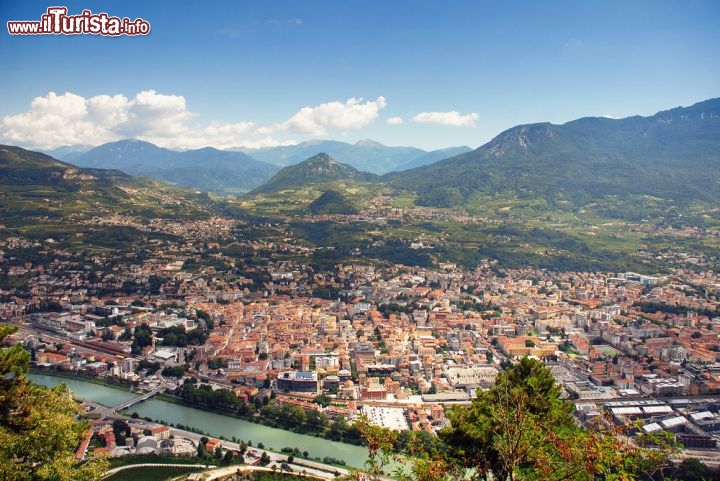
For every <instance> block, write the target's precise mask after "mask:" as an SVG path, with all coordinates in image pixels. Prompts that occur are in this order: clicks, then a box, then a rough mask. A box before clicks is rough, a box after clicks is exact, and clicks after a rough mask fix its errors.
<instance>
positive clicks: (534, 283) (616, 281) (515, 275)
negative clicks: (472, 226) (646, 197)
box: [0, 217, 720, 469]
mask: <svg viewBox="0 0 720 481" xmlns="http://www.w3.org/2000/svg"><path fill="white" fill-rule="evenodd" d="M106 221H107V220H106ZM120 222H121V219H119V218H115V219H114V223H115V225H117V224H118V223H120ZM143 228H144V229H147V230H152V231H154V232H156V233H157V232H162V233H166V234H168V237H167V238H166V239H164V240H163V239H162V238H161V237H157V236H156V239H155V240H154V241H153V242H152V243H151V244H149V245H142V246H140V245H136V244H133V243H132V242H128V245H127V246H126V248H125V249H106V250H100V249H98V250H94V251H93V252H92V254H91V255H87V254H78V253H76V252H72V251H70V250H69V249H67V248H65V247H63V246H60V245H58V243H57V242H56V241H55V240H54V239H52V238H46V239H42V240H37V239H35V240H31V239H29V238H23V237H8V238H6V239H5V240H4V241H2V244H0V267H1V268H2V276H3V282H2V283H1V284H0V285H2V286H5V287H3V290H2V292H0V296H1V297H0V300H1V301H2V303H1V304H0V317H2V319H4V320H6V321H9V322H11V323H14V324H17V325H19V326H20V330H19V331H18V332H17V333H16V334H15V335H14V336H13V338H12V341H20V342H22V343H23V344H24V345H25V346H26V348H27V349H28V350H30V351H31V353H32V359H33V361H34V362H35V366H36V367H37V368H38V369H44V370H51V371H53V372H56V371H59V372H62V373H65V374H67V373H74V374H77V375H84V376H90V377H96V378H100V379H104V380H106V381H112V382H116V383H119V384H125V385H130V386H132V388H133V389H134V390H135V391H136V392H137V394H138V397H137V398H135V399H133V400H132V401H130V402H128V403H123V404H122V405H120V404H119V405H118V406H116V407H115V408H116V410H117V411H118V412H119V411H122V410H124V409H125V414H126V415H127V414H128V413H132V407H131V405H132V404H133V403H135V402H139V401H142V400H144V399H147V398H149V397H151V396H154V395H157V394H164V395H166V396H167V395H169V396H173V397H175V398H176V399H178V402H184V403H188V404H191V405H195V406H201V407H203V408H206V409H212V410H216V411H223V412H232V413H235V414H239V415H241V416H244V417H246V418H248V419H254V420H256V421H257V422H262V423H264V424H267V425H271V426H277V427H281V428H285V429H292V430H295V431H298V432H302V433H315V434H323V435H324V436H326V437H328V438H329V439H334V440H344V441H347V442H354V443H359V442H360V436H359V434H358V432H357V428H356V427H355V426H354V424H353V422H354V421H355V420H357V419H358V418H359V417H360V416H361V415H364V416H365V417H366V418H367V419H368V421H369V422H370V423H371V424H375V425H378V426H383V427H386V428H389V429H391V430H396V431H401V432H411V431H415V432H419V433H426V434H427V435H430V436H432V435H433V434H434V433H435V432H436V431H437V430H439V429H441V428H443V427H445V426H447V425H448V420H447V417H446V415H445V409H446V408H447V407H448V406H452V405H454V404H457V403H467V402H469V401H470V400H471V399H473V398H474V396H475V395H476V390H477V389H478V388H487V387H489V386H491V385H492V384H493V383H494V381H495V378H496V376H497V374H498V372H499V371H500V370H501V369H502V368H503V367H505V366H507V365H509V364H510V363H512V362H513V361H514V360H517V359H519V358H522V357H526V356H529V357H534V358H538V359H540V360H542V361H544V362H545V364H546V365H547V366H549V367H550V369H551V370H552V373H553V375H554V377H555V379H556V381H557V383H559V384H560V385H561V386H562V392H563V395H564V396H565V397H566V398H567V399H569V400H572V402H574V404H575V416H576V418H577V419H578V420H579V421H580V422H582V423H586V424H587V425H591V424H592V423H593V422H594V421H595V420H597V419H599V418H601V417H603V418H610V419H612V421H613V422H614V423H616V424H617V425H618V426H625V425H628V423H636V424H633V425H634V426H636V427H635V428H633V430H632V433H631V434H639V433H656V432H663V431H665V432H669V433H672V434H673V435H674V436H675V439H676V440H678V441H679V442H680V443H681V444H682V445H683V446H684V454H685V455H686V456H689V457H695V458H699V459H701V460H702V461H703V462H705V463H707V464H709V465H717V463H718V462H719V461H720V450H718V449H717V448H718V440H720V415H719V413H718V411H719V410H720V363H719V362H717V361H718V358H719V356H720V340H719V339H718V333H719V332H720V312H719V311H718V306H719V305H720V301H719V300H718V295H719V292H720V277H719V274H718V272H717V271H716V270H714V269H712V268H708V267H707V266H708V265H709V264H708V263H710V262H714V261H715V260H714V259H706V258H704V257H703V256H701V255H689V254H683V253H681V252H678V253H674V254H673V256H674V257H672V258H670V257H668V264H670V265H674V266H676V267H672V268H668V269H667V270H666V271H665V272H664V273H662V274H656V275H644V274H639V273H633V272H554V271H550V270H545V269H537V268H525V269H507V268H503V267H502V266H501V265H499V264H498V263H497V262H496V261H493V260H486V261H484V262H483V263H482V264H481V265H479V266H477V267H476V268H474V269H469V270H468V269H464V268H461V267H459V266H457V265H455V264H451V263H438V264H437V265H436V266H435V267H432V268H425V267H417V266H415V267H413V266H406V265H401V264H394V265H393V264H390V263H387V262H385V263H379V262H366V261H364V260H362V259H360V258H358V261H357V262H352V263H343V264H337V265H335V266H333V267H332V268H331V269H327V270H320V269H318V268H316V267H313V265H312V263H311V255H312V254H313V251H314V249H311V248H309V247H307V246H306V245H302V244H296V243H294V242H293V240H292V239H291V238H286V239H285V240H284V241H283V242H270V241H262V240H243V238H242V232H243V231H245V230H251V229H257V228H267V229H271V228H272V226H250V225H247V224H245V223H244V222H241V221H234V220H228V219H223V218H219V217H212V218H209V219H207V220H204V221H193V222H182V223H181V222H170V221H162V220H158V221H156V222H154V223H151V224H150V225H149V226H143ZM170 234H172V236H170ZM131 246H132V247H131ZM677 266H682V267H677ZM86 409H87V410H89V411H93V410H97V411H98V413H97V415H96V416H95V417H96V418H99V419H97V420H96V421H94V422H93V425H92V426H93V427H92V429H91V430H90V431H89V432H88V434H87V439H86V440H85V442H83V444H82V445H81V446H80V448H79V449H78V452H77V456H78V458H79V459H82V458H83V457H84V456H86V455H87V454H88V451H93V450H96V451H97V450H100V451H105V452H108V453H109V454H110V456H113V457H117V456H123V455H126V454H131V453H133V454H139V453H165V454H195V453H197V452H198V450H202V451H207V452H209V453H213V452H215V450H216V448H217V449H218V459H220V458H222V456H223V455H224V454H225V453H227V452H229V453H231V454H230V455H229V459H232V456H233V454H232V453H233V452H234V453H235V454H236V455H241V454H240V453H243V454H244V455H245V458H244V461H245V462H246V463H250V464H252V463H258V464H260V463H263V464H268V463H269V462H271V461H272V460H271V459H270V458H269V457H268V455H267V454H266V453H264V452H263V451H262V450H258V451H253V450H252V449H248V446H247V445H246V444H245V445H243V444H244V443H241V442H240V440H237V439H234V440H232V441H231V440H218V439H215V438H212V437H210V438H208V437H206V438H205V439H202V440H201V439H200V436H199V435H194V436H193V435H191V433H189V432H185V431H183V432H180V431H177V432H173V431H171V429H170V427H168V426H162V425H159V424H155V423H147V422H143V421H142V420H141V419H140V420H137V419H135V420H133V419H129V421H130V424H127V423H126V424H122V423H123V421H117V420H116V421H115V422H114V423H113V422H111V421H110V418H108V417H107V416H112V413H111V410H108V409H107V408H103V407H102V406H93V405H91V404H87V407H86ZM134 417H137V416H134ZM134 423H138V424H134ZM173 427H175V426H173ZM182 427H183V426H177V428H182ZM171 432H172V433H173V435H172V436H170V434H171ZM422 436H423V437H424V436H426V435H425V434H423V435H422ZM171 438H172V439H171ZM201 441H202V442H201ZM223 443H224V444H223ZM198 444H202V447H198ZM233 449H234V451H233ZM261 454H262V455H261ZM293 454H298V456H299V457H302V453H301V452H298V453H292V452H291V453H290V455H291V456H293ZM293 457H294V456H293ZM273 459H274V458H273ZM282 459H285V457H283V458H282ZM325 461H326V462H330V464H332V463H333V462H342V460H333V459H330V460H325ZM306 469H309V468H306Z"/></svg>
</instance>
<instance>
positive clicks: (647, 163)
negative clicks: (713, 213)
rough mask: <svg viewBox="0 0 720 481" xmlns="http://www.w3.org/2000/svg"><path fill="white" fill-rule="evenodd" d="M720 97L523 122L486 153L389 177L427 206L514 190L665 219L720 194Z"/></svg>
mask: <svg viewBox="0 0 720 481" xmlns="http://www.w3.org/2000/svg"><path fill="white" fill-rule="evenodd" d="M719 103H720V102H719V101H718V100H717V99H714V100H709V101H706V102H703V103H701V104H698V105H695V106H692V107H689V108H685V109H675V110H672V111H668V112H660V113H658V114H656V115H654V116H652V117H645V118H641V117H631V118H627V119H622V120H609V119H603V118H586V119H580V120H576V121H573V122H569V123H567V124H564V125H551V124H547V123H543V124H532V125H520V126H517V127H513V128H512V129H509V130H507V131H505V132H502V133H501V134H500V135H498V136H497V137H495V138H494V139H493V140H492V141H491V142H489V143H487V144H485V145H483V146H482V147H480V148H479V149H477V150H474V151H472V152H468V153H466V154H462V155H459V156H456V157H453V158H451V159H447V160H444V161H441V162H437V163H435V164H432V165H428V166H425V167H421V168H418V169H413V170H410V171H405V172H401V173H392V174H389V175H387V176H385V177H384V180H388V181H390V182H392V183H394V185H396V186H397V187H398V188H404V189H411V190H413V191H415V192H417V193H418V194H419V198H418V203H420V204H421V205H431V206H437V207H449V206H457V205H461V204H462V203H463V202H466V201H467V200H468V199H470V198H471V197H473V196H476V195H478V194H480V195H482V196H484V197H485V198H489V199H492V198H493V197H494V196H496V195H507V194H508V193H514V194H515V195H516V196H517V197H518V198H520V199H542V200H543V201H544V202H545V203H546V205H547V207H549V208H551V209H555V208H559V209H563V210H566V211H567V210H572V209H578V208H580V207H583V206H587V205H588V204H593V203H596V205H597V206H598V207H599V208H606V210H605V212H604V213H605V214H606V215H611V216H612V217H616V218H617V217H620V218H627V219H634V220H640V219H643V218H645V219H648V218H658V217H659V216H661V215H666V213H667V212H668V210H669V209H668V205H669V204H671V205H675V206H687V205H689V203H690V202H691V201H694V200H700V201H705V202H715V200H716V199H717V198H720V187H719V186H720V183H719V182H718V171H717V169H716V166H717V162H718V158H719V156H718V152H719V151H720V149H719V148H718V147H720V145H719V144H718V139H720V135H719V132H720V122H719V121H718V120H717V117H715V118H713V119H712V120H707V113H708V112H714V113H717V112H718V111H719V110H720V106H719ZM702 113H705V116H704V117H703V115H702ZM681 119H682V120H681ZM673 120H674V121H673ZM649 196H652V197H653V198H660V199H662V200H665V201H668V202H653V201H652V200H650V199H648V197H649ZM654 204H657V207H655V206H654Z"/></svg>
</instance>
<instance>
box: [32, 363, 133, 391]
mask: <svg viewBox="0 0 720 481" xmlns="http://www.w3.org/2000/svg"><path fill="white" fill-rule="evenodd" d="M29 372H31V373H33V374H39V375H41V376H54V377H61V378H65V379H76V380H78V381H84V382H89V383H92V384H97V385H100V386H106V387H110V388H114V389H120V390H123V391H128V392H131V388H133V387H134V385H133V384H131V383H124V382H120V381H116V380H114V379H112V378H110V379H100V378H98V377H95V376H86V375H83V374H78V373H76V372H73V371H59V370H57V369H52V368H45V367H38V366H30V369H29Z"/></svg>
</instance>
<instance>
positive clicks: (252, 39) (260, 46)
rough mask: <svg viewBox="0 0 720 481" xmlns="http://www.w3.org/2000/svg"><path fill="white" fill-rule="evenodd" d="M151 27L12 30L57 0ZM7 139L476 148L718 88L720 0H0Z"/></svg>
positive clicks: (1, 131) (1, 126)
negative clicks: (369, 142)
mask: <svg viewBox="0 0 720 481" xmlns="http://www.w3.org/2000/svg"><path fill="white" fill-rule="evenodd" d="M56 4H61V5H64V6H66V7H67V8H68V12H69V14H80V13H81V12H82V10H83V9H90V10H91V11H92V12H93V13H100V12H106V13H108V14H109V15H114V16H118V17H121V18H122V17H129V18H130V19H131V20H134V19H136V18H139V17H141V18H143V19H145V20H146V21H148V22H149V23H150V25H151V33H150V34H149V35H147V36H136V37H127V36H124V37H103V36H97V35H74V36H65V35H38V36H14V35H10V34H9V33H8V32H7V29H6V28H5V26H4V25H5V23H6V22H7V21H9V20H40V17H41V15H42V14H43V13H45V12H46V9H47V8H48V7H49V6H52V5H56ZM0 17H1V18H2V23H3V32H2V34H1V35H2V36H1V37H0V65H2V75H0V92H2V93H0V119H2V120H1V122H0V141H2V142H3V143H11V144H16V145H23V146H26V147H38V148H52V147H56V146H59V145H63V144H73V143H88V144H100V143H103V142H105V141H109V140H117V139H119V138H126V137H137V138H142V139H144V140H150V141H153V142H155V143H157V144H159V145H164V146H168V147H172V148H193V147H199V146H202V145H214V146H216V147H220V148H230V147H234V146H247V147H253V146H263V145H264V146H270V145H276V144H282V143H292V142H302V141H304V140H308V139H312V138H328V139H335V140H344V141H347V142H355V141H357V140H360V139H373V140H377V141H380V142H382V143H385V144H387V145H412V146H416V147H420V148H424V149H436V148H442V147H448V146H453V145H469V146H471V147H473V148H474V147H477V146H479V145H482V144H483V143H485V142H487V141H488V140H490V139H491V138H492V137H494V136H495V135H497V134H498V133H500V132H501V131H503V130H505V129H507V128H510V127H512V126H514V125H518V124H523V123H532V122H542V121H550V122H553V123H563V122H567V121H569V120H572V119H575V118H579V117H584V116H600V115H607V116H612V117H625V116H630V115H634V114H641V115H651V114H653V113H655V112H657V111H659V110H665V109H668V108H673V107H676V106H680V105H691V104H693V103H695V102H698V101H701V100H705V99H708V98H713V97H718V96H720V27H718V25H720V2H718V1H716V0H710V1H700V0H697V1H687V0H683V1H668V0H653V1H632V0H623V1H615V0H605V1H600V2H598V1H589V0H588V1H581V0H575V1H544V2H540V1H492V2H491V1H481V0H445V1H439V0H438V1H432V2H431V1H402V0H393V1H381V0H377V1H369V0H367V1H355V0H347V1H340V0H332V1H330V0H314V1H312V0H292V1H272V0H266V1H252V0H245V1H205V2H196V1H187V2H178V1H175V2H168V1H160V0H159V1H151V2H148V1H145V2H137V1H127V0H124V1H104V2H97V1H91V0H86V1H84V2H75V1H72V2H65V3H60V2H57V3H40V2H37V1H34V0H30V1H28V0H24V1H12V0H11V1H8V0H4V1H3V2H2V3H0Z"/></svg>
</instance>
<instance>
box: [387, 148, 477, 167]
mask: <svg viewBox="0 0 720 481" xmlns="http://www.w3.org/2000/svg"><path fill="white" fill-rule="evenodd" d="M471 150H472V149H471V148H470V147H468V146H467V145H463V146H462V147H449V148H447V149H440V150H433V151H431V152H428V153H426V154H423V155H421V156H420V157H417V158H416V159H414V160H412V161H410V162H408V163H406V164H402V165H399V166H398V167H397V168H395V171H396V172H400V171H403V170H408V169H414V168H416V167H422V166H423V165H430V164H434V163H435V162H439V161H441V160H445V159H449V158H450V157H455V156H456V155H460V154H464V153H465V152H470V151H471Z"/></svg>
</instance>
